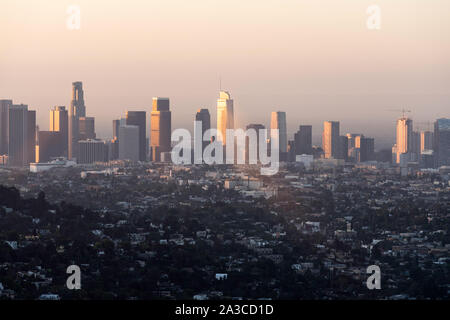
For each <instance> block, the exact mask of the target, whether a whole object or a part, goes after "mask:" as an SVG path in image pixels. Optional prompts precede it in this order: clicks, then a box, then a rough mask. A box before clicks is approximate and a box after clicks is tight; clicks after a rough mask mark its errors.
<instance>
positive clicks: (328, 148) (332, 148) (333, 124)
mask: <svg viewBox="0 0 450 320" xmlns="http://www.w3.org/2000/svg"><path fill="white" fill-rule="evenodd" d="M322 148H323V152H324V155H325V158H326V159H329V158H335V159H337V158H338V155H339V121H325V122H324V123H323V134H322Z"/></svg>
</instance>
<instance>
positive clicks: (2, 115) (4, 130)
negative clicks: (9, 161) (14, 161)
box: [0, 100, 12, 155]
mask: <svg viewBox="0 0 450 320" xmlns="http://www.w3.org/2000/svg"><path fill="white" fill-rule="evenodd" d="M11 106H12V100H0V155H6V154H8V133H9V132H8V130H9V129H8V123H9V108H11Z"/></svg>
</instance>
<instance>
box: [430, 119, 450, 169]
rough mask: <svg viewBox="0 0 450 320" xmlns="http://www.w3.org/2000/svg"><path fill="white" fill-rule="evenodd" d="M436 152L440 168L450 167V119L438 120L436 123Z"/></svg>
mask: <svg viewBox="0 0 450 320" xmlns="http://www.w3.org/2000/svg"><path fill="white" fill-rule="evenodd" d="M434 152H435V160H436V164H437V166H438V167H440V166H448V165H450V119H446V118H441V119H437V120H436V122H435V123H434Z"/></svg>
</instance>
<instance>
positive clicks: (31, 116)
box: [27, 110, 37, 164]
mask: <svg viewBox="0 0 450 320" xmlns="http://www.w3.org/2000/svg"><path fill="white" fill-rule="evenodd" d="M36 138H37V137H36V111H34V110H28V113H27V156H28V161H27V164H28V163H33V162H36Z"/></svg>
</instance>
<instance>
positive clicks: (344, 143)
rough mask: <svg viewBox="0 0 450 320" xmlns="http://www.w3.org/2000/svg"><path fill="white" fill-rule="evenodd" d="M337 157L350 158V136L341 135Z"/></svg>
mask: <svg viewBox="0 0 450 320" xmlns="http://www.w3.org/2000/svg"><path fill="white" fill-rule="evenodd" d="M336 158H337V159H342V160H345V161H347V160H348V138H347V136H339V146H338V154H337V156H336Z"/></svg>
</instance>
